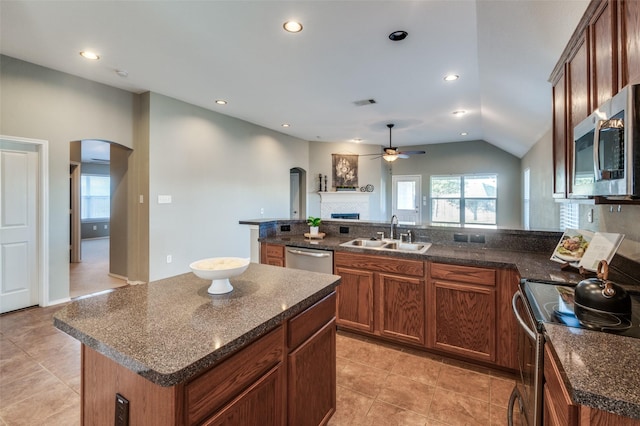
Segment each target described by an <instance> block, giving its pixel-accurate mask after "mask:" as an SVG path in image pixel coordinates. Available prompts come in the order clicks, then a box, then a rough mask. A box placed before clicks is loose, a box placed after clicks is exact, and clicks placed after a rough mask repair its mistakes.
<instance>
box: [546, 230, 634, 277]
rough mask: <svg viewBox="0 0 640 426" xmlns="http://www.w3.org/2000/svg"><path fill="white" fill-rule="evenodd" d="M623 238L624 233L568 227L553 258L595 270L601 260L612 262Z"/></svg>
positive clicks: (556, 260)
mask: <svg viewBox="0 0 640 426" xmlns="http://www.w3.org/2000/svg"><path fill="white" fill-rule="evenodd" d="M623 239H624V234H615V233H610V232H591V231H586V230H582V229H567V230H566V231H565V232H564V234H562V238H560V241H559V242H558V245H557V246H556V248H555V250H554V251H553V254H552V255H551V260H553V261H555V262H559V263H568V264H570V265H571V266H574V267H576V268H584V269H586V270H588V271H594V272H595V271H596V270H597V269H598V263H599V262H600V261H601V260H606V261H607V263H611V259H613V256H614V255H615V254H616V250H618V247H620V243H622V240H623Z"/></svg>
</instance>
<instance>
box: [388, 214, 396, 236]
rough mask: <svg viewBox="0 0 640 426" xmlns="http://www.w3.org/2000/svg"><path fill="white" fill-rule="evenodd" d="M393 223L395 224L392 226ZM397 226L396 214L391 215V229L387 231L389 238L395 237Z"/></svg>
mask: <svg viewBox="0 0 640 426" xmlns="http://www.w3.org/2000/svg"><path fill="white" fill-rule="evenodd" d="M394 225H395V226H394ZM397 226H398V216H396V215H395V214H394V215H393V216H391V230H390V231H389V232H390V233H389V238H390V239H392V240H395V239H396V227H397Z"/></svg>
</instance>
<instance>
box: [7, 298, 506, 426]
mask: <svg viewBox="0 0 640 426" xmlns="http://www.w3.org/2000/svg"><path fill="white" fill-rule="evenodd" d="M116 291H117V290H116ZM58 309H60V306H54V307H48V308H31V309H27V310H24V311H19V312H14V313H9V314H5V315H2V316H0V378H1V380H0V425H60V426H72V425H78V424H80V398H79V394H80V345H79V343H78V342H77V341H76V340H75V339H73V338H71V337H69V336H67V335H66V334H65V333H62V332H61V331H59V330H57V329H56V328H55V327H53V325H52V317H53V313H54V312H55V311H57V310H58ZM513 383H514V382H513V378H512V377H511V376H508V375H505V374H503V373H498V372H495V371H492V370H489V369H486V368H479V367H476V366H472V365H469V364H465V363H460V362H456V361H452V360H450V359H447V358H442V357H438V356H434V355H429V354H425V353H422V352H418V351H413V350H407V349H402V348H400V347H397V346H394V345H388V344H382V343H378V342H374V341H372V340H369V339H365V338H361V337H359V336H354V335H351V334H349V333H343V332H339V333H338V337H337V384H338V386H337V411H336V413H335V415H334V416H333V418H332V419H331V421H330V422H329V425H331V426H342V425H350V426H351V425H354V426H355V425H504V424H506V408H505V407H506V405H507V401H508V398H509V394H510V392H511V389H512V388H513Z"/></svg>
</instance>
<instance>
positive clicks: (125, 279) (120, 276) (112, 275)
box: [108, 272, 129, 283]
mask: <svg viewBox="0 0 640 426" xmlns="http://www.w3.org/2000/svg"><path fill="white" fill-rule="evenodd" d="M108 275H109V276H110V277H113V278H117V279H119V280H122V281H126V282H127V283H129V280H128V279H127V277H125V276H122V275H118V274H112V273H111V272H109V274H108Z"/></svg>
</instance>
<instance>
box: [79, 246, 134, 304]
mask: <svg viewBox="0 0 640 426" xmlns="http://www.w3.org/2000/svg"><path fill="white" fill-rule="evenodd" d="M81 252H82V261H81V262H79V263H70V264H69V296H70V297H71V298H75V297H79V296H86V295H88V294H93V293H97V292H99V291H102V290H107V289H110V288H117V287H122V286H126V285H127V282H126V280H122V279H119V278H115V277H112V276H110V275H109V238H95V239H86V240H82V250H81Z"/></svg>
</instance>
